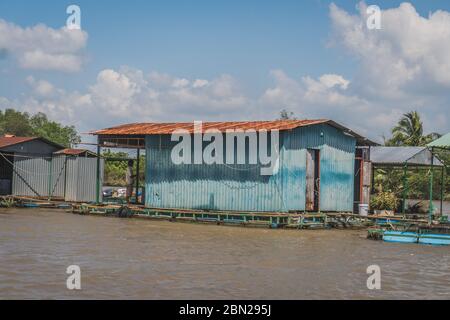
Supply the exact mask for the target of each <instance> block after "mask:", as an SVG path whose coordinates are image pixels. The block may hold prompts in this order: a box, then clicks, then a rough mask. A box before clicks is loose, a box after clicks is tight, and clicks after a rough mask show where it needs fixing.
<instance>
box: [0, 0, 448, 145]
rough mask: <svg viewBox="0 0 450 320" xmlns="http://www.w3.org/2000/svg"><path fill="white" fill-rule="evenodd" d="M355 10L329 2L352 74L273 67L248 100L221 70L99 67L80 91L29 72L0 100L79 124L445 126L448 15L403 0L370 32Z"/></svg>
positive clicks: (364, 129) (374, 134) (379, 129)
mask: <svg viewBox="0 0 450 320" xmlns="http://www.w3.org/2000/svg"><path fill="white" fill-rule="evenodd" d="M359 8H360V9H359V10H360V12H361V13H360V14H356V15H352V14H349V13H348V12H346V11H345V10H343V9H340V8H338V7H337V6H336V5H334V4H332V5H330V18H331V22H332V26H333V30H332V31H333V33H332V35H333V38H332V41H331V42H332V43H333V45H334V46H335V47H337V48H343V49H345V51H346V52H347V53H348V54H349V56H350V57H351V58H355V60H356V61H357V67H358V68H357V70H356V73H355V74H354V75H352V76H343V75H340V74H335V73H333V70H330V71H329V72H328V73H326V74H323V75H320V76H317V77H312V76H308V75H303V76H302V75H298V76H295V75H292V74H287V73H286V72H284V71H283V70H273V71H271V76H272V78H273V82H274V83H273V85H271V86H270V87H269V88H266V89H265V90H263V92H262V93H261V94H258V95H256V96H254V97H250V96H248V95H246V94H244V93H243V92H242V89H241V88H240V86H239V83H238V81H236V79H234V78H233V77H231V76H230V75H226V74H223V75H219V76H217V77H215V78H212V79H199V78H192V79H189V78H185V77H178V76H174V75H169V74H166V73H160V72H151V73H145V72H144V71H142V70H138V69H133V68H129V67H122V68H120V69H118V70H113V69H105V70H102V71H100V72H99V73H98V75H97V78H96V79H95V80H94V81H93V83H92V84H91V85H87V86H86V89H85V90H84V92H76V91H75V92H66V91H65V90H63V89H59V88H56V87H55V86H54V85H53V84H51V83H49V82H48V81H45V80H36V79H34V78H32V77H30V78H29V79H28V83H29V84H30V86H31V89H32V91H31V93H30V94H28V95H25V97H24V98H21V99H18V100H13V101H10V100H7V99H5V98H1V97H0V106H1V107H3V108H4V107H5V106H7V105H9V106H15V107H17V108H19V109H21V110H26V111H30V112H36V111H44V112H47V113H49V115H51V117H53V118H55V119H58V120H62V121H65V122H66V123H69V124H75V125H77V126H78V127H79V128H81V129H82V130H90V129H96V128H101V127H106V126H111V125H115V124H121V123H127V122H140V121H191V120H205V121H207V120H219V121H220V120H222V121H225V120H249V119H255V120H256V119H261V120H263V119H274V118H275V117H277V116H278V112H279V111H280V110H281V109H284V108H286V109H289V110H290V111H293V112H294V113H295V114H296V116H297V117H299V118H309V119H313V118H328V119H333V120H336V121H337V122H340V123H342V124H344V125H347V126H349V127H351V128H352V129H354V130H355V131H357V132H360V133H362V134H364V135H367V136H369V137H370V138H372V139H378V140H380V136H381V135H382V134H386V135H388V134H389V130H390V128H391V127H392V126H393V125H394V124H395V123H396V122H397V121H398V119H399V118H400V116H401V115H402V114H403V113H405V112H408V111H410V110H418V111H419V112H420V113H421V115H422V117H423V121H424V124H425V129H426V131H440V132H441V133H444V132H446V131H448V130H449V116H448V115H449V112H448V110H449V109H448V108H449V105H450V93H449V87H450V55H449V54H448V53H449V52H450V35H449V32H450V31H449V30H450V15H449V13H448V12H444V11H437V12H434V13H432V14H430V15H429V16H428V17H427V18H425V17H421V16H420V15H418V14H417V12H416V11H415V9H414V7H412V5H410V4H402V5H400V6H399V7H398V8H394V9H388V10H384V11H383V12H382V15H381V23H382V29H381V30H368V29H367V28H366V23H365V18H366V17H365V14H364V12H365V10H364V8H365V4H363V3H361V4H360V6H359ZM403 35H404V36H403ZM0 37H1V36H0ZM1 43H2V42H1V41H0V44H1ZM39 43H40V42H39ZM82 43H83V42H82V41H80V42H79V44H80V45H81V44H82ZM39 45H40V44H39ZM80 45H79V46H75V48H79V47H80ZM0 47H1V46H0ZM14 50H17V51H18V52H19V51H20V50H19V49H14ZM22 51H23V50H22ZM50 53H52V52H50ZM58 54H60V52H58Z"/></svg>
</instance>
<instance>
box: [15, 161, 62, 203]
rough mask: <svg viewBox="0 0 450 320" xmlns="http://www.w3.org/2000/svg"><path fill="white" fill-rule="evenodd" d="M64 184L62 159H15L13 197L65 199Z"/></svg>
mask: <svg viewBox="0 0 450 320" xmlns="http://www.w3.org/2000/svg"><path fill="white" fill-rule="evenodd" d="M64 183H65V181H64V159H63V158H62V157H55V158H53V159H51V158H48V157H42V158H35V157H34V158H26V157H23V158H22V157H16V158H15V159H14V172H13V184H12V194H13V195H20V196H46V197H47V196H48V195H49V194H51V195H52V196H54V197H63V196H64Z"/></svg>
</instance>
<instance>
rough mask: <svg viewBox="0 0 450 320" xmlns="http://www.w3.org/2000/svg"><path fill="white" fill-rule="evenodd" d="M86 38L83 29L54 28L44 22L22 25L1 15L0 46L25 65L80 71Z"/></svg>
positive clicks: (29, 67) (20, 63)
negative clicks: (2, 17) (27, 25)
mask: <svg viewBox="0 0 450 320" xmlns="http://www.w3.org/2000/svg"><path fill="white" fill-rule="evenodd" d="M87 38H88V35H87V33H86V32H85V31H83V30H69V29H67V28H66V27H63V28H61V29H53V28H49V27H47V26H45V25H43V24H38V25H36V26H33V27H28V28H22V27H20V26H17V25H15V24H13V23H9V22H7V21H5V20H2V19H0V50H1V51H3V52H6V53H7V54H8V55H10V56H12V57H14V58H15V59H16V60H17V62H18V64H19V66H20V67H21V68H24V69H37V70H57V71H65V72H74V71H78V70H80V68H81V65H82V62H83V58H82V53H81V51H82V49H83V48H84V47H85V46H86V43H87Z"/></svg>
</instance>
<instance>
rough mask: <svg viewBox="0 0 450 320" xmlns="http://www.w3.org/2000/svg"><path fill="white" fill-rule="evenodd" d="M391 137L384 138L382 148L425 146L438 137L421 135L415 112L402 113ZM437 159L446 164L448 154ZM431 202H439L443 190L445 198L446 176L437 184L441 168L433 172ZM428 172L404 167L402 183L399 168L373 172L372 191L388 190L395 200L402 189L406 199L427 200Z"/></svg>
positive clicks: (447, 196) (447, 182)
mask: <svg viewBox="0 0 450 320" xmlns="http://www.w3.org/2000/svg"><path fill="white" fill-rule="evenodd" d="M391 132H392V137H391V138H389V139H385V145H386V146H425V145H426V144H428V143H429V142H431V141H433V140H435V139H437V138H439V137H440V134H438V133H434V132H433V133H430V134H424V128H423V123H422V120H421V118H420V115H419V113H418V112H417V111H411V112H408V113H405V114H404V115H403V116H402V118H401V119H400V120H399V121H398V123H397V125H395V126H394V127H393V128H392V131H391ZM437 156H438V157H439V158H440V159H442V160H444V161H445V162H446V163H447V164H448V163H449V162H448V160H450V159H449V155H448V152H447V154H444V153H442V154H438V155H437ZM433 172H434V180H433V199H440V195H441V190H442V189H443V191H444V194H445V197H446V199H448V198H449V194H448V192H449V185H450V179H449V177H448V176H447V177H446V179H445V180H444V185H443V186H442V185H441V169H436V168H435V169H434V171H433ZM430 174H431V170H430V169H429V168H411V167H410V168H408V172H407V175H406V177H407V178H406V184H405V181H403V169H402V168H397V169H377V170H375V172H374V180H375V189H376V190H377V191H378V192H381V191H392V192H394V193H395V194H396V195H397V196H398V197H401V196H402V195H403V190H404V189H405V187H406V190H407V198H411V199H427V198H429V179H430Z"/></svg>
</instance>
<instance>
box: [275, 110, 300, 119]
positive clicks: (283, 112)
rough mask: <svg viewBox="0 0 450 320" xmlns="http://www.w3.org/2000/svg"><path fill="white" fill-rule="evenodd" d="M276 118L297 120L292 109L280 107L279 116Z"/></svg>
mask: <svg viewBox="0 0 450 320" xmlns="http://www.w3.org/2000/svg"><path fill="white" fill-rule="evenodd" d="M277 120H297V117H295V115H294V113H293V112H292V111H289V110H287V109H282V110H281V111H280V117H279V118H278V119H277Z"/></svg>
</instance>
